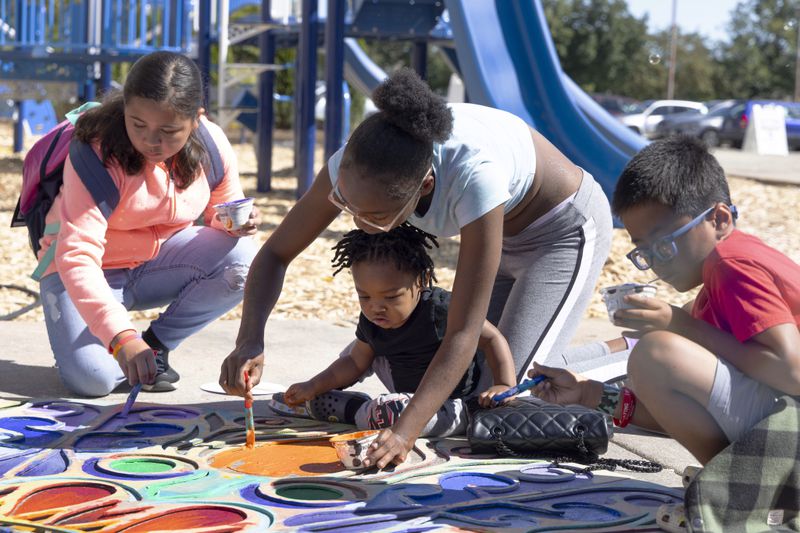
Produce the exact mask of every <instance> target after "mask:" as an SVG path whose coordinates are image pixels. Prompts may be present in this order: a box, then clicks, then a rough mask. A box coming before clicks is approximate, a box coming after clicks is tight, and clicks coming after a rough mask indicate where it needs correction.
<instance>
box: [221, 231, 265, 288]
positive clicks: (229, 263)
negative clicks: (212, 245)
mask: <svg viewBox="0 0 800 533" xmlns="http://www.w3.org/2000/svg"><path fill="white" fill-rule="evenodd" d="M257 252H258V249H257V248H256V246H255V243H254V242H253V240H252V239H239V242H238V243H236V246H234V247H233V249H232V250H231V251H230V252H229V253H228V255H227V257H226V258H225V266H224V267H223V270H222V279H223V280H224V281H225V282H226V283H227V284H228V287H229V288H230V289H231V291H233V292H242V291H244V284H245V281H246V280H247V273H248V272H249V271H250V264H251V263H252V262H253V258H254V257H255V255H256V253H257Z"/></svg>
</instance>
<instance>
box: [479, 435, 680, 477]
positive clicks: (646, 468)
mask: <svg viewBox="0 0 800 533" xmlns="http://www.w3.org/2000/svg"><path fill="white" fill-rule="evenodd" d="M576 433H577V434H578V442H577V443H576V445H577V448H578V453H577V454H576V457H567V456H555V457H553V460H552V461H553V462H552V466H553V467H554V468H566V469H567V470H571V471H573V472H575V473H576V474H587V473H589V472H591V471H593V470H609V471H612V472H613V471H614V470H616V469H617V468H625V469H626V470H630V471H631V472H644V473H650V474H655V473H657V472H661V470H663V468H664V467H663V466H661V464H659V463H655V462H653V461H646V460H642V459H609V458H605V457H598V456H597V454H594V453H592V452H590V451H589V449H588V448H587V447H586V443H585V442H584V440H583V434H584V431H583V430H582V429H580V428H579V429H578V430H577V431H576ZM491 435H492V436H493V437H494V438H495V443H494V445H495V449H496V450H497V455H500V456H507V457H518V458H520V459H522V458H528V457H530V458H532V459H534V458H538V459H541V458H542V456H543V455H544V456H546V455H550V454H541V453H540V454H522V453H519V452H515V451H514V450H512V449H511V448H509V447H508V445H507V444H506V443H505V442H503V439H502V438H501V437H500V435H497V434H496V433H494V432H491ZM561 463H583V464H585V465H586V466H585V467H584V468H580V469H576V468H574V467H570V466H568V465H562V464H561Z"/></svg>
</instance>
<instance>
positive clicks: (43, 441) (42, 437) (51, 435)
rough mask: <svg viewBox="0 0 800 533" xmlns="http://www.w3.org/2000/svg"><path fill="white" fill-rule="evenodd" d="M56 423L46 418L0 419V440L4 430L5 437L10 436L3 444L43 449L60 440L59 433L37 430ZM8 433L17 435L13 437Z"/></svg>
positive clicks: (17, 417)
mask: <svg viewBox="0 0 800 533" xmlns="http://www.w3.org/2000/svg"><path fill="white" fill-rule="evenodd" d="M56 424H57V423H56V422H55V421H53V420H50V419H47V418H36V417H32V416H15V417H9V418H0V438H2V433H3V431H4V430H5V431H6V435H8V436H10V438H8V439H7V440H4V441H3V442H5V443H11V444H13V445H14V446H25V447H28V448H34V447H35V448H45V447H47V446H48V445H49V444H52V443H53V442H55V441H57V440H58V439H60V438H61V432H59V431H48V430H42V429H38V428H39V427H41V426H54V425H56ZM10 432H14V433H18V434H19V435H13V434H12V433H10Z"/></svg>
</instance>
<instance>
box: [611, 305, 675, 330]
mask: <svg viewBox="0 0 800 533" xmlns="http://www.w3.org/2000/svg"><path fill="white" fill-rule="evenodd" d="M625 303H628V304H631V305H635V306H636V308H635V309H619V310H618V311H617V312H616V313H614V325H615V326H620V327H623V328H630V329H632V330H637V331H639V332H641V333H642V334H643V333H646V332H648V331H654V330H660V329H669V327H670V324H671V323H672V321H673V315H674V314H675V313H677V312H681V311H680V309H679V308H677V307H674V306H672V305H670V304H668V303H667V302H664V301H663V300H659V299H658V298H653V297H648V296H639V295H635V294H629V295H628V296H626V297H625ZM629 336H631V337H636V336H638V335H629Z"/></svg>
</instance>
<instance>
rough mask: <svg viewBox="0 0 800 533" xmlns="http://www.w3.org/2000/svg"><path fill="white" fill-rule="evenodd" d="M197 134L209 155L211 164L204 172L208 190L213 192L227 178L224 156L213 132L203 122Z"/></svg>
mask: <svg viewBox="0 0 800 533" xmlns="http://www.w3.org/2000/svg"><path fill="white" fill-rule="evenodd" d="M197 132H198V133H199V134H200V140H201V141H202V142H203V145H204V146H205V147H206V153H207V154H208V159H209V164H208V165H207V168H205V169H204V171H205V173H206V179H207V180H208V188H209V189H210V190H212V191H213V190H214V189H216V188H217V185H219V184H220V183H222V179H223V178H224V177H225V167H224V165H223V164H222V156H221V155H220V153H219V148H218V147H217V143H216V142H215V141H214V138H213V137H211V132H209V131H208V128H206V125H205V124H203V122H202V121H201V122H200V127H199V128H197Z"/></svg>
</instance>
